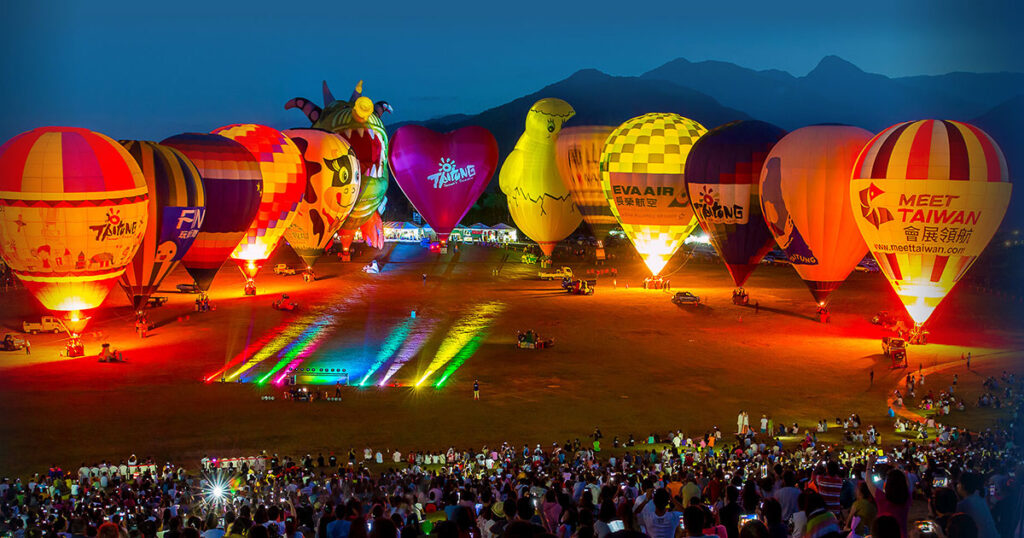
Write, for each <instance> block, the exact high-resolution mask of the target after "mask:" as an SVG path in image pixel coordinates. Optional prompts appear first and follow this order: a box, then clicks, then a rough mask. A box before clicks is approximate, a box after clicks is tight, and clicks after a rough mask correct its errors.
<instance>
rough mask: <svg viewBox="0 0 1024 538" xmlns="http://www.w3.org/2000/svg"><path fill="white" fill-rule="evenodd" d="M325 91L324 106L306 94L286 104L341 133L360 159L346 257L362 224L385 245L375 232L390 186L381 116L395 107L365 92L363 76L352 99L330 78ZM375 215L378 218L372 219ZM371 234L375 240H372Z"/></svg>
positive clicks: (346, 233) (346, 224) (346, 234)
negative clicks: (334, 91) (336, 90)
mask: <svg viewBox="0 0 1024 538" xmlns="http://www.w3.org/2000/svg"><path fill="white" fill-rule="evenodd" d="M323 93H324V108H322V109H321V108H320V107H319V106H317V105H315V104H313V102H311V101H310V100H308V99H305V98H302V97H296V98H294V99H291V100H289V101H288V102H287V103H285V105H284V108H285V109H289V108H298V109H300V110H302V111H303V112H304V113H305V114H306V117H307V118H309V121H311V122H312V123H313V127H314V128H318V129H325V130H328V131H331V132H333V133H336V134H339V135H341V136H342V137H343V138H344V139H345V140H346V141H348V143H349V145H351V146H352V149H353V151H355V154H356V157H357V158H358V159H359V167H360V175H361V177H362V182H361V185H360V192H359V199H358V200H357V201H356V205H355V207H354V208H353V209H352V212H351V213H349V216H348V218H346V219H345V221H344V222H343V223H342V230H343V232H342V233H340V234H339V235H340V237H341V240H342V246H343V247H344V251H343V255H342V258H343V259H345V260H347V259H349V245H351V238H352V235H353V234H354V233H355V231H356V230H359V229H361V228H364V229H363V237H364V238H367V244H369V245H370V246H372V247H373V248H381V247H383V246H384V242H383V235H379V236H378V235H377V234H375V233H374V227H375V226H376V224H375V222H376V221H380V215H379V210H381V209H382V206H383V204H384V201H385V194H386V193H387V190H388V162H387V160H388V135H387V132H386V131H385V130H384V123H383V122H382V121H381V117H382V116H383V115H384V113H385V112H392V108H391V105H389V104H388V103H387V102H386V101H377V102H376V103H374V102H373V101H371V100H370V98H369V97H366V96H364V95H363V81H361V80H360V81H359V84H357V85H356V88H355V91H353V92H352V95H351V96H350V97H349V100H348V101H342V100H338V99H335V98H334V96H333V95H331V91H330V90H329V89H328V88H327V82H326V81H324V83H323ZM375 213H377V216H376V217H374V214H375ZM374 219H375V222H371V220H374ZM346 238H348V239H347V241H346ZM371 238H375V240H374V241H372V242H370V239H371Z"/></svg>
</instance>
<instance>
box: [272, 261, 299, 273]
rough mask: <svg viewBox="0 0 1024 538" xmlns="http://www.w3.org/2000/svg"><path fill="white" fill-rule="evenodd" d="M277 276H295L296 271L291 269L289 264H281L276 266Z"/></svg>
mask: <svg viewBox="0 0 1024 538" xmlns="http://www.w3.org/2000/svg"><path fill="white" fill-rule="evenodd" d="M274 274H275V275H294V274H295V269H294V268H292V267H289V266H288V264H287V263H279V264H277V265H275V266H274Z"/></svg>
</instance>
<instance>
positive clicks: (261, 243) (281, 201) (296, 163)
mask: <svg viewBox="0 0 1024 538" xmlns="http://www.w3.org/2000/svg"><path fill="white" fill-rule="evenodd" d="M213 134H218V135H221V136H223V137H225V138H229V139H231V140H234V141H235V142H238V143H239V144H241V145H243V146H245V149H247V150H249V153H251V154H252V156H253V158H255V159H256V162H257V163H258V164H259V166H260V175H262V176H263V195H262V197H261V198H260V208H259V210H258V211H257V212H256V218H255V219H253V221H252V224H250V225H249V229H247V230H246V231H245V236H244V237H243V238H242V240H241V241H240V242H239V243H238V246H236V247H235V250H234V252H232V253H231V257H232V258H234V259H235V260H236V261H238V263H239V267H241V268H242V271H243V272H245V273H246V276H248V277H249V278H250V279H251V278H255V276H256V273H257V272H258V271H259V269H260V268H261V266H262V263H263V262H264V261H266V260H267V258H269V257H270V254H271V253H273V252H274V249H275V248H277V245H278V243H280V242H281V238H282V237H283V236H284V231H285V230H286V229H287V228H288V225H289V224H291V222H292V219H294V218H295V210H296V209H298V207H299V201H300V200H302V195H303V193H304V192H305V190H306V165H305V161H304V160H303V159H302V153H301V152H300V151H299V148H298V147H296V146H295V143H294V142H292V141H291V140H290V139H289V138H288V137H287V136H285V135H283V134H281V133H280V132H279V131H277V130H275V129H271V128H270V127H267V126H265V125H256V124H252V123H244V124H236V125H227V126H224V127H221V128H219V129H216V130H214V131H213Z"/></svg>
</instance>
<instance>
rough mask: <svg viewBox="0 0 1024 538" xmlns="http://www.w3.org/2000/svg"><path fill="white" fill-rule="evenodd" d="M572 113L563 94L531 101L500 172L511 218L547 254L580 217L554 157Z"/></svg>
mask: <svg viewBox="0 0 1024 538" xmlns="http://www.w3.org/2000/svg"><path fill="white" fill-rule="evenodd" d="M574 114H576V111H575V110H573V108H572V107H571V106H570V105H569V103H566V102H565V101H563V100H561V99H554V98H546V99H541V100H540V101H537V102H536V103H534V104H533V106H532V107H531V108H530V111H529V112H527V114H526V131H525V132H524V133H523V135H522V136H521V137H519V141H518V142H516V147H515V149H513V150H512V153H510V154H509V156H508V157H507V158H506V159H505V162H504V163H503V164H502V165H501V172H500V173H499V174H498V185H499V186H500V187H501V191H502V192H503V193H505V196H506V197H507V198H508V209H509V213H511V214H512V220H513V221H515V223H516V226H517V227H519V229H520V230H522V232H523V233H524V234H526V236H527V237H529V238H530V239H533V240H534V241H536V242H537V244H538V245H539V246H540V249H541V250H542V251H543V252H544V254H545V255H548V256H550V255H551V253H552V252H553V251H554V248H555V244H556V243H558V242H559V241H561V240H562V239H565V238H566V237H568V236H569V234H571V233H572V232H573V230H575V229H576V228H577V227H578V226H579V225H580V221H581V219H582V217H581V215H580V212H579V209H577V208H576V203H575V202H573V200H572V195H571V194H569V189H567V188H566V186H565V183H564V182H563V181H562V177H561V176H560V175H559V174H558V165H557V163H556V162H555V144H556V142H557V139H558V135H559V131H560V130H561V129H562V124H564V123H565V122H566V121H569V118H571V117H572V116H573V115H574Z"/></svg>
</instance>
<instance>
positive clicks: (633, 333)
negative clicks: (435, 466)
mask: <svg viewBox="0 0 1024 538" xmlns="http://www.w3.org/2000/svg"><path fill="white" fill-rule="evenodd" d="M390 247H392V246H391V245H389V250H388V252H387V253H385V254H384V255H383V259H384V260H385V262H386V263H385V264H384V266H383V267H384V271H383V272H382V273H381V274H378V275H368V274H365V273H363V272H361V271H360V267H361V266H362V265H363V263H362V262H352V263H340V262H337V261H335V260H334V259H326V260H324V261H322V262H321V263H320V264H318V265H317V272H318V277H319V280H317V281H316V282H314V283H304V282H303V281H302V279H301V278H300V277H298V276H287V277H281V276H276V275H274V274H273V273H272V272H271V271H270V268H271V267H272V266H273V264H268V266H267V269H266V270H265V271H264V274H262V275H260V277H259V278H258V283H259V286H260V290H259V292H260V294H259V295H258V296H256V297H242V294H241V287H242V279H241V277H240V275H239V274H238V273H237V271H236V270H235V269H234V268H233V267H229V266H225V267H224V268H223V269H222V271H221V274H220V275H219V276H218V278H217V280H216V282H215V283H214V288H213V293H212V294H211V297H212V300H213V302H214V304H215V305H216V307H217V308H216V310H215V311H212V312H209V313H203V314H198V313H195V312H193V311H192V301H193V298H194V297H193V296H191V295H184V294H178V293H167V295H168V296H169V297H170V300H169V301H168V303H167V304H166V305H165V306H163V307H160V308H158V309H154V310H153V311H152V312H151V315H150V320H151V321H152V322H154V323H155V324H156V327H155V328H154V329H153V330H152V331H151V332H150V333H149V337H148V338H146V339H145V340H140V339H139V338H137V337H136V336H135V334H134V324H133V321H134V319H133V317H132V312H131V311H130V309H129V308H128V307H127V302H126V300H125V298H124V296H123V294H122V293H121V292H120V291H119V290H115V291H114V292H112V293H111V295H110V298H109V299H108V302H107V305H106V306H105V307H104V308H102V309H100V312H99V313H98V314H97V315H96V319H94V320H93V321H92V322H91V324H90V326H89V328H88V331H89V334H88V335H87V337H86V345H87V348H88V349H87V351H90V352H93V353H95V352H97V351H99V344H100V343H101V342H110V343H111V344H112V345H113V346H114V347H115V348H119V349H121V350H123V351H124V354H125V357H126V358H127V359H128V362H127V363H126V364H101V363H97V362H96V361H95V359H94V358H80V359H65V358H62V357H60V356H59V354H58V353H59V351H60V350H61V349H63V340H62V338H61V337H60V336H56V335H39V336H35V337H32V354H31V355H26V354H24V353H22V352H12V353H0V416H3V419H2V420H0V438H2V439H4V441H3V442H0V470H3V471H4V472H5V473H8V474H18V475H20V474H25V473H29V472H34V471H38V470H41V469H44V468H45V467H47V466H49V465H53V464H59V465H62V466H65V467H77V466H78V464H79V463H80V462H82V461H88V462H92V461H99V460H103V459H106V460H111V459H114V460H119V459H121V458H126V457H127V456H128V455H129V454H132V453H135V454H138V455H139V456H140V457H145V456H148V455H153V456H155V457H156V458H158V459H161V460H165V459H171V460H174V461H176V462H178V463H186V464H191V463H197V462H198V459H199V458H201V457H202V456H203V455H204V454H210V455H218V456H222V457H225V456H237V455H248V454H252V453H255V452H258V451H260V450H267V451H269V452H279V453H289V454H300V453H301V454H305V453H307V452H310V453H313V454H316V453H317V452H323V453H324V454H327V453H329V452H331V451H334V452H336V453H339V454H340V453H342V452H347V450H348V449H349V447H356V448H357V449H358V448H362V447H363V446H367V445H369V446H372V447H379V448H381V449H389V448H398V449H400V450H401V451H402V452H408V451H409V450H421V449H440V448H446V447H448V446H449V445H451V444H455V445H457V446H462V447H471V446H479V445H481V444H484V443H489V444H492V445H493V444H495V443H499V442H501V441H505V440H507V441H513V442H517V443H522V442H530V443H545V444H548V445H549V444H550V443H551V442H554V441H558V442H560V443H561V442H564V441H565V439H566V438H567V437H580V438H583V437H584V436H585V435H587V434H588V433H590V432H591V431H593V428H594V426H600V427H601V430H602V431H603V432H604V434H605V436H606V439H607V440H610V439H611V438H612V437H613V436H615V435H618V436H619V437H620V438H625V437H626V436H628V435H629V434H630V433H632V434H634V435H636V436H637V438H638V439H639V438H641V437H646V435H647V434H648V433H649V432H651V431H667V430H669V429H677V428H681V429H683V430H684V431H687V432H690V433H692V434H697V433H701V432H703V431H705V430H707V429H709V428H711V427H712V426H714V425H717V426H719V427H720V428H721V429H722V430H723V431H725V432H730V431H735V430H734V428H735V424H736V422H735V420H736V414H737V412H738V411H739V410H741V409H745V410H747V411H748V412H749V414H750V417H751V423H752V424H753V423H755V421H756V420H757V419H759V418H760V416H761V414H762V413H767V414H769V415H771V416H772V417H773V418H774V419H775V421H776V422H779V421H782V422H786V423H792V422H798V423H799V424H801V425H805V424H806V425H809V426H810V425H813V424H814V423H815V422H816V421H817V420H818V419H821V418H829V419H834V418H835V417H846V416H848V415H849V414H850V413H853V412H856V413H859V414H860V415H861V416H862V417H863V418H864V420H865V422H866V424H875V425H882V424H885V425H886V426H885V428H883V429H886V430H888V422H889V421H888V420H887V419H886V418H885V416H884V415H885V410H886V408H885V396H886V395H887V394H888V393H889V392H890V391H891V390H892V389H893V388H894V387H895V386H896V384H897V383H898V382H900V381H901V380H902V378H903V375H904V374H905V371H904V370H896V371H891V370H890V369H889V365H888V361H887V360H886V359H885V358H884V357H883V356H882V355H881V353H880V352H881V348H880V343H879V339H880V338H881V336H883V335H884V334H886V333H885V332H884V331H883V330H882V329H881V328H879V327H876V326H874V325H871V324H870V323H869V321H868V320H869V318H870V317H871V316H872V315H873V314H874V313H875V312H877V311H879V310H897V309H898V308H899V304H898V300H897V299H896V296H895V295H894V294H893V293H892V292H891V291H890V290H889V286H888V284H887V283H886V282H885V279H884V277H882V276H881V275H880V274H877V273H875V274H865V273H854V274H852V275H851V276H850V278H849V280H848V281H847V282H846V283H844V284H843V286H842V287H841V288H840V289H839V290H838V291H837V292H836V293H835V294H834V298H833V300H832V312H833V317H832V322H831V323H829V324H820V323H818V322H817V321H815V319H814V311H815V308H814V306H815V305H814V303H813V301H812V299H811V296H810V293H809V292H808V291H807V289H806V288H805V286H804V284H803V283H802V281H801V280H800V279H799V278H798V277H797V275H796V274H795V272H794V271H793V269H792V268H790V267H769V266H762V267H760V268H759V269H758V270H757V271H755V272H754V274H753V276H752V277H751V279H750V281H749V282H748V283H747V290H748V291H749V292H751V298H752V301H757V302H758V304H759V311H758V312H757V313H755V311H754V309H753V308H744V307H738V306H734V305H732V304H731V301H730V297H731V291H732V289H733V286H732V282H731V280H730V279H729V278H728V275H727V273H726V271H725V269H724V267H723V266H721V265H718V264H712V263H696V262H691V263H688V264H686V265H685V267H682V268H680V269H678V271H677V272H675V273H674V274H673V275H672V277H671V281H672V287H673V291H675V290H683V289H685V290H690V291H692V292H694V293H696V294H698V295H700V296H701V297H702V298H705V299H706V301H707V303H706V305H704V306H701V307H699V308H680V307H677V306H675V305H673V304H672V303H671V302H670V294H669V292H666V291H660V290H643V289H641V287H640V284H641V281H642V277H643V269H642V265H641V264H639V263H632V262H630V263H625V262H624V263H619V264H618V269H619V276H618V278H617V279H615V284H616V285H613V281H612V280H611V279H609V278H604V277H602V278H601V279H600V280H599V284H598V288H597V293H596V294H595V295H593V296H569V295H567V294H565V293H564V292H563V291H561V289H560V288H559V286H558V283H557V282H542V281H539V280H537V279H536V270H537V268H536V266H526V265H523V264H520V263H514V262H513V261H509V262H506V263H505V264H504V265H501V266H500V269H501V270H500V272H499V273H498V274H497V275H495V274H494V270H495V269H496V268H498V267H499V265H500V260H501V258H502V255H503V252H502V251H498V250H492V249H484V248H474V247H465V248H463V250H462V252H461V253H460V254H458V255H446V256H439V255H431V254H427V253H426V251H425V250H423V249H420V248H419V247H417V246H411V245H401V246H399V247H397V248H394V249H393V250H391V248H390ZM281 251H282V253H281V254H280V255H279V258H280V259H279V260H274V262H275V263H277V262H286V263H289V262H290V263H293V264H297V263H298V262H297V260H296V259H295V258H294V256H293V255H292V254H291V253H290V251H287V247H282V249H281ZM365 259H368V258H365ZM365 259H364V261H365ZM680 263H681V259H677V260H675V262H674V263H670V265H669V267H678V266H679V264H680ZM556 265H563V264H560V263H556ZM568 265H571V266H572V267H573V268H574V269H575V270H576V271H577V272H581V271H584V270H585V268H586V266H585V265H584V264H578V263H570V264H568ZM422 274H426V275H427V278H426V279H425V280H424V279H423V278H422V276H421V275H422ZM186 281H188V278H187V275H186V274H185V272H184V271H183V270H181V269H179V270H177V271H176V272H175V273H174V274H172V275H171V276H170V277H169V278H168V279H167V281H166V282H165V284H164V287H166V288H167V289H169V290H173V289H174V285H175V284H178V283H182V282H186ZM627 285H628V289H627ZM283 292H287V293H289V294H290V296H291V297H292V299H294V300H296V301H297V302H298V303H299V305H300V308H299V309H298V310H297V311H296V312H293V313H289V312H279V311H276V310H273V309H272V308H271V306H270V305H271V302H272V301H273V300H274V299H275V298H276V297H278V296H279V295H280V294H281V293H283ZM413 311H415V313H416V315H415V318H413V317H412V312H413ZM0 312H3V314H2V319H0V320H2V321H3V323H4V324H5V325H6V326H7V327H6V328H7V329H8V330H15V328H16V327H18V326H19V325H20V323H21V321H22V320H24V319H31V318H32V317H34V316H38V315H39V314H40V310H39V307H38V306H37V305H36V303H35V302H34V300H33V299H31V298H30V297H29V296H28V295H27V293H26V292H25V291H24V290H18V291H15V292H10V293H7V294H6V295H4V296H3V298H2V299H0ZM1020 314H1021V305H1020V304H1019V303H1018V304H1007V303H1004V302H1000V301H999V300H998V299H996V298H994V297H992V296H987V295H979V294H976V293H974V292H973V291H971V290H970V289H968V288H963V289H958V290H955V291H954V293H953V294H952V295H951V296H950V297H949V298H948V299H947V300H946V302H945V303H943V304H942V305H941V306H940V308H939V309H938V310H937V311H936V313H935V315H934V316H933V319H932V320H931V321H930V322H929V326H930V327H931V330H932V343H929V344H928V345H926V346H915V347H912V348H911V350H910V364H911V367H912V368H914V369H916V368H917V367H918V365H919V364H920V365H923V366H924V367H930V366H935V365H939V364H941V363H943V362H947V361H955V360H958V359H959V357H960V355H961V353H963V352H966V351H970V352H972V353H973V357H974V372H973V373H966V370H965V369H963V368H961V367H959V366H957V367H953V368H950V369H946V370H943V371H941V372H939V373H936V374H935V375H933V376H930V377H929V378H928V380H927V387H928V388H936V389H937V388H939V387H944V386H945V385H946V384H948V382H949V380H948V378H951V376H952V374H953V373H959V375H960V387H961V392H964V391H966V394H967V395H968V398H969V401H972V402H973V400H976V398H977V396H976V394H977V393H978V391H979V390H980V388H981V387H980V385H981V381H982V379H983V375H990V374H995V373H998V372H999V371H1001V370H1003V369H1010V370H1013V371H1016V372H1018V373H1021V372H1022V371H1024V368H1022V366H1021V365H1022V364H1024V363H1022V362H1021V357H1022V356H1024V331H1022V329H1021V325H1020V322H1019V319H1021V318H1020ZM520 329H534V330H537V331H539V332H540V333H541V334H542V335H544V336H550V337H553V338H554V339H555V346H554V347H553V348H551V349H546V350H537V351H534V350H519V349H515V347H514V345H513V344H514V342H515V335H516V331H517V330H520ZM236 362H237V364H235V363H236ZM247 363H251V364H252V366H251V367H247V368H245V370H244V371H242V372H239V373H238V375H237V376H236V377H234V378H233V379H232V381H237V380H242V381H245V382H243V383H237V382H229V383H219V382H212V383H205V382H204V381H203V379H204V378H206V377H209V376H211V375H213V376H214V379H220V377H222V376H223V377H225V378H227V377H229V376H231V375H232V374H234V373H235V372H236V371H238V370H240V369H241V368H242V367H243V365H245V364H247ZM225 367H227V368H226V369H225ZM290 368H298V369H304V368H312V369H314V370H315V369H327V370H332V369H333V370H340V369H341V368H344V369H345V371H346V373H348V374H349V376H350V379H351V382H352V383H353V384H359V383H360V382H362V381H363V380H364V379H365V380H366V383H365V385H366V386H363V387H345V388H344V389H343V391H342V401H341V402H313V403H299V402H291V401H282V400H281V398H280V395H281V393H282V390H283V389H282V388H279V387H277V386H275V385H274V383H273V382H274V381H275V380H276V379H277V378H279V377H280V376H282V375H283V374H284V373H285V372H287V371H289V369H290ZM872 369H873V370H874V372H875V380H874V384H873V385H872V384H870V383H869V372H870V371H871V370H872ZM221 370H223V374H219V373H218V372H220V371H221ZM297 371H298V370H297ZM389 372H390V375H389ZM385 377H386V378H387V381H386V382H385V385H386V386H383V387H380V386H378V385H379V384H380V383H381V381H382V380H384V379H385ZM261 379H266V381H265V383H264V384H262V385H260V384H259V383H257V382H258V381H260V380H261ZM474 380H479V382H480V385H481V392H482V399H481V400H480V401H479V402H474V401H473V400H472V384H473V382H474ZM421 381H422V383H421V384H420V386H418V387H417V386H415V385H416V384H417V383H418V382H421ZM392 385H397V386H392ZM319 388H320V389H322V390H327V391H329V392H330V393H332V394H333V392H334V386H333V385H332V384H328V385H325V386H320V387H319ZM266 395H274V396H277V397H278V398H277V399H276V400H274V401H265V400H262V399H261V397H262V396H266ZM994 416H995V415H994V412H993V411H986V410H977V409H973V410H969V411H968V412H966V413H963V414H959V415H954V417H953V419H954V421H956V422H962V423H965V424H968V425H972V426H975V427H979V426H982V425H985V424H988V423H990V422H991V421H992V420H993V419H994ZM889 438H892V437H891V436H889Z"/></svg>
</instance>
